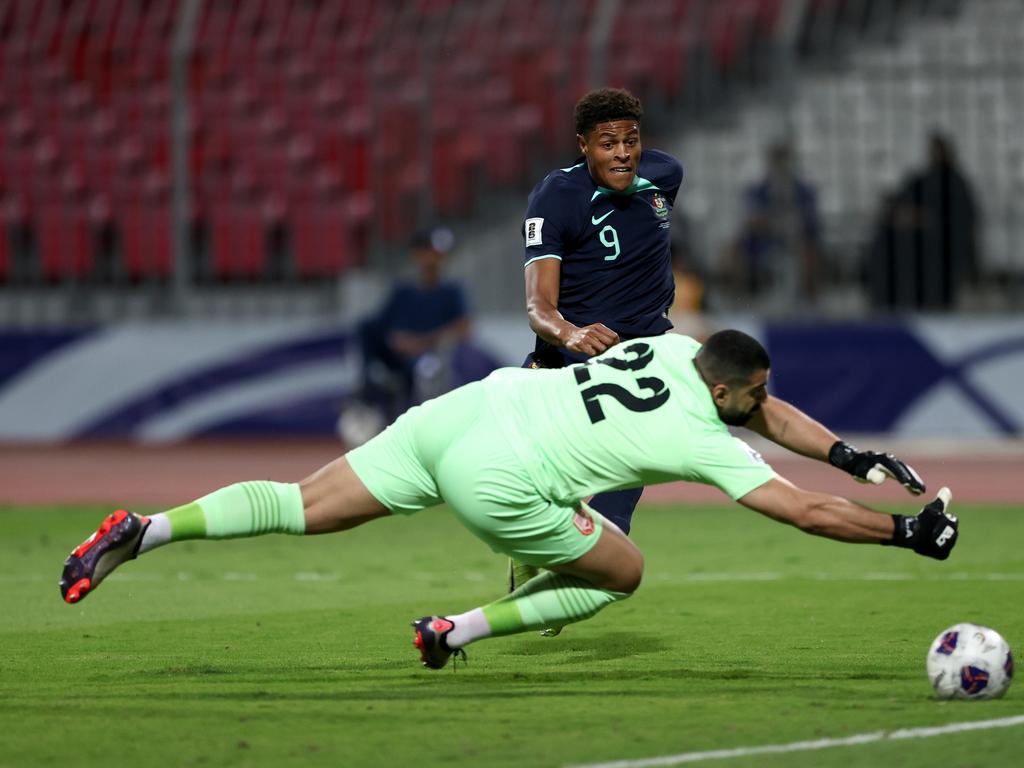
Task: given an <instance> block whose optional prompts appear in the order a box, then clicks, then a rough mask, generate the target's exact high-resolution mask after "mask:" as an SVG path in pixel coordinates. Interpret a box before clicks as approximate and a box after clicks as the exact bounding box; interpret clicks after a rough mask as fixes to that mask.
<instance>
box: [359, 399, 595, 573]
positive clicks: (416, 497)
mask: <svg viewBox="0 0 1024 768" xmlns="http://www.w3.org/2000/svg"><path fill="white" fill-rule="evenodd" d="M497 423H498V422H497V419H496V417H495V415H494V414H493V412H492V411H491V406H490V404H489V402H488V398H487V395H486V392H485V385H484V384H483V382H475V383H472V384H469V385H467V386H465V387H460V388H459V389H457V390H455V391H453V392H449V393H448V394H446V395H442V396H441V397H439V398H436V399H434V400H430V401H428V402H426V403H424V404H423V405H421V406H417V407H415V408H411V409H410V410H409V411H408V412H406V413H404V414H403V415H401V416H399V417H398V419H397V420H396V421H395V423H394V424H392V425H391V426H389V427H388V428H387V429H385V430H384V431H383V432H382V433H381V434H379V435H377V436H376V437H375V438H373V439H372V440H370V441H369V442H368V443H366V444H365V445H362V446H360V447H359V448H355V449H353V450H351V451H349V452H348V453H347V454H346V458H347V459H348V461H349V464H350V465H351V466H352V469H353V470H355V473H356V474H357V475H358V476H359V479H360V480H362V481H363V484H364V485H365V486H366V487H367V489H368V490H369V491H370V493H372V494H373V496H374V497H375V498H376V499H377V500H378V501H380V503H381V504H383V505H384V506H385V507H387V508H388V509H390V510H391V511H392V512H395V513H398V514H412V513H414V512H418V511H419V510H421V509H426V508H428V507H433V506H435V505H437V504H441V503H442V502H447V503H448V505H449V506H450V507H451V509H452V511H453V512H454V513H455V515H456V517H458V518H459V520H460V521H462V524H463V525H465V526H466V527H467V528H468V529H469V530H470V531H472V532H473V533H474V534H475V535H476V536H477V537H479V538H480V539H481V540H483V541H484V543H486V544H487V545H488V546H489V547H490V548H491V549H493V550H494V551H495V552H503V553H504V554H506V555H509V556H510V557H513V558H515V559H516V560H518V561H519V562H521V563H526V564H529V565H541V566H543V565H559V564H562V563H568V562H571V561H573V560H576V559H577V558H579V557H582V556H583V555H584V554H586V553H587V552H589V551H590V549H591V548H592V547H593V546H594V545H595V544H596V543H597V540H598V539H599V538H600V537H601V531H602V527H603V526H602V523H603V520H602V518H601V516H600V515H599V514H597V513H596V512H594V511H593V510H591V509H590V508H589V507H587V505H586V504H584V503H583V502H576V503H571V504H569V503H565V502H555V501H552V500H551V499H546V498H543V497H542V496H541V495H540V493H539V492H538V490H537V488H536V485H535V484H534V482H533V481H532V480H531V478H530V476H529V474H528V472H527V471H526V469H525V467H524V466H523V464H522V462H521V460H520V459H519V458H518V457H517V456H516V454H515V451H514V450H513V449H512V448H511V447H510V446H509V441H508V439H507V437H506V436H504V435H502V434H501V433H500V432H499V431H498V429H497V426H496V425H497Z"/></svg>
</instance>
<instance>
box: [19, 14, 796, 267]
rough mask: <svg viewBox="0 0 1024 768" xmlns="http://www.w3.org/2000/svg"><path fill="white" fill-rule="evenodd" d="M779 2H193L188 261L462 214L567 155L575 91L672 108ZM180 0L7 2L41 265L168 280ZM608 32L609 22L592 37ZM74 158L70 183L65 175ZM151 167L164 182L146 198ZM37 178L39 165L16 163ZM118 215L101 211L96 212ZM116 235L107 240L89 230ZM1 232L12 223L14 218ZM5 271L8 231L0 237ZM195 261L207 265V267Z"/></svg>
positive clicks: (238, 258) (250, 261)
mask: <svg viewBox="0 0 1024 768" xmlns="http://www.w3.org/2000/svg"><path fill="white" fill-rule="evenodd" d="M779 4H780V0H715V1H714V2H712V1H711V0H666V1H665V2H658V3H654V2H651V3H639V4H626V3H622V4H618V5H608V4H604V5H602V4H601V3H599V2H597V0H571V1H567V2H562V3H550V2H547V0H521V1H519V2H507V1H506V0H480V2H474V3H460V2H455V0H420V1H419V2H401V1H400V0H351V2H346V3H336V2H328V0H265V1H264V0H231V1H230V2H229V1H224V2H219V1H218V2H204V3H201V4H200V13H199V18H198V20H197V23H196V28H195V34H194V42H193V49H192V53H191V56H190V58H189V60H188V62H187V65H188V67H187V81H188V94H187V97H188V104H189V112H190V115H189V121H188V124H187V125H186V126H185V129H186V131H187V135H188V137H189V139H190V142H189V144H190V146H189V157H188V163H187V167H188V170H189V178H190V184H189V187H188V191H189V192H190V197H191V203H192V209H193V217H194V220H195V221H194V223H195V224H196V226H197V231H199V232H205V233H206V236H205V237H206V240H205V244H201V245H200V247H199V248H198V250H197V251H196V252H195V253H193V254H192V259H193V261H194V262H195V263H194V264H193V265H192V266H193V267H194V269H193V272H194V273H195V274H196V275H205V276H206V277H208V278H210V279H214V280H217V281H221V282H225V283H232V282H236V281H241V282H250V281H254V280H260V279H261V277H263V276H264V274H265V270H266V269H267V264H268V250H267V248H268V246H267V243H268V238H269V233H270V231H271V229H272V228H273V227H275V226H278V225H281V226H284V227H285V229H286V231H287V233H288V236H287V238H286V242H287V243H290V247H289V254H290V259H291V262H290V263H291V269H290V270H288V272H287V273H288V274H291V275H295V276H298V277H304V278H321V279H323V278H327V279H330V278H333V277H335V276H337V275H338V274H340V273H341V272H343V271H344V270H345V269H348V268H350V267H351V266H353V265H356V264H359V263H361V262H363V261H364V260H365V259H366V252H367V249H368V248H369V247H371V246H372V245H373V244H374V243H383V244H387V243H401V242H403V241H404V239H405V238H407V236H408V235H409V233H410V232H411V231H412V230H413V229H414V228H415V227H417V226H418V225H420V224H422V223H423V222H424V221H425V220H430V219H434V218H436V217H439V216H440V217H458V216H467V215H470V214H472V213H473V212H474V211H475V210H477V207H478V204H479V201H480V198H481V197H482V196H485V195H486V194H487V193H488V192H489V191H490V190H491V189H494V188H506V187H521V186H522V185H523V184H525V183H528V182H531V181H533V180H534V179H533V178H532V175H533V174H535V173H536V170H537V167H538V163H537V161H538V156H541V158H542V159H543V158H549V157H555V156H557V157H564V156H565V155H566V154H568V153H571V151H572V143H571V136H572V133H571V126H570V115H569V113H570V111H571V105H572V102H573V101H574V100H575V99H576V98H577V97H578V96H579V95H580V94H581V93H582V92H584V91H585V90H586V89H587V88H588V87H591V86H592V85H595V84H597V83H595V82H594V80H593V78H594V72H593V70H592V65H593V63H594V62H595V61H602V60H603V61H607V62H608V65H607V66H608V69H607V72H606V73H605V76H604V77H603V79H602V82H601V83H600V84H604V83H607V84H611V85H624V86H628V87H630V88H632V89H634V90H636V91H637V92H638V93H639V94H640V95H641V96H644V97H645V98H648V97H649V98H651V99H654V100H656V101H657V103H659V104H663V105H667V106H672V105H674V104H678V103H679V101H680V99H681V97H682V96H683V95H684V94H685V92H686V89H687V88H688V84H689V78H690V69H691V65H692V62H693V60H694V56H695V55H696V54H697V52H698V51H699V50H701V49H703V48H705V47H706V48H707V49H708V51H709V53H710V56H711V58H712V59H713V61H714V62H715V66H716V67H717V68H718V69H719V70H720V73H721V74H723V75H725V76H727V75H728V74H729V73H730V71H731V70H732V69H734V68H735V67H736V63H737V62H738V61H739V60H740V59H741V57H742V55H743V53H744V50H745V48H746V47H747V46H749V45H751V44H752V41H753V40H754V39H755V38H760V39H768V38H770V37H771V35H772V33H773V25H774V23H775V18H776V15H777V11H778V7H779ZM185 7H186V3H184V2H183V0H161V1H160V2H147V1H146V0H90V1H89V2H84V1H83V2H56V0H53V1H50V2H38V1H37V0H0V85H2V87H0V117H2V118H3V119H2V120H0V123H2V124H3V127H2V128H0V130H2V131H3V134H2V135H0V153H2V164H0V169H2V173H3V177H2V178H0V192H2V193H3V194H4V196H5V198H6V197H10V198H12V199H13V200H15V201H16V204H17V205H18V206H20V207H21V208H23V209H24V211H25V215H26V216H27V219H28V221H29V222H30V224H31V227H32V229H34V231H35V238H34V242H35V243H36V249H37V252H36V256H37V257H38V259H39V262H40V264H41V265H42V269H41V274H43V275H44V276H45V278H46V280H48V281H53V282H61V281H63V280H65V279H66V280H75V281H77V280H83V279H89V277H90V274H91V272H92V270H93V267H94V265H95V264H96V263H97V258H98V256H101V255H102V256H103V257H104V258H107V257H109V256H110V255H109V254H98V253H97V248H100V249H104V248H114V249H115V250H116V251H117V253H116V255H115V256H116V257H115V258H112V259H110V260H111V261H112V262H113V263H114V264H116V265H117V268H116V270H115V273H114V278H115V279H117V280H122V281H128V282H135V281H140V280H155V281H161V280H167V279H169V276H170V274H171V271H172V270H173V269H174V268H175V265H174V260H173V259H172V258H171V253H172V248H171V239H172V237H171V235H172V231H173V227H172V224H171V218H172V217H171V199H172V196H171V195H170V194H169V182H168V181H166V180H169V179H171V178H172V177H173V169H174V158H173V154H172V146H173V142H172V134H171V126H172V114H173V111H174V110H173V108H172V107H173V101H174V98H173V87H172V46H173V43H174V36H175V30H176V29H177V26H178V25H179V24H180V23H181V20H182V17H183V13H184V9H185ZM605 38H607V39H605ZM69 174H71V175H73V176H74V177H76V178H78V179H80V181H81V183H80V184H79V185H78V186H77V188H75V189H74V190H70V191H68V190H63V191H61V181H60V180H61V179H66V178H67V177H68V175H69ZM154 175H156V176H157V177H159V178H161V179H164V180H165V182H164V185H165V186H164V191H163V193H162V194H161V195H158V196H156V197H154V196H153V194H152V193H151V192H152V190H149V191H147V184H151V183H152V179H153V178H154ZM30 179H31V180H32V181H31V182H30V181H29V180H30ZM104 210H109V214H110V215H109V216H97V215H96V212H97V211H104ZM108 225H109V226H112V227H113V229H114V230H115V231H116V237H114V238H113V239H112V240H111V241H110V242H109V243H107V242H106V241H104V240H103V239H102V238H98V237H97V228H98V227H102V226H108ZM8 234H9V232H8ZM0 240H2V246H0V248H3V249H5V250H0V279H3V276H4V275H7V274H8V273H9V270H7V269H5V268H4V266H3V265H6V264H9V263H10V261H11V258H12V257H11V254H10V250H11V247H12V245H11V243H12V240H11V238H10V237H4V238H0ZM204 258H205V260H203V259H204Z"/></svg>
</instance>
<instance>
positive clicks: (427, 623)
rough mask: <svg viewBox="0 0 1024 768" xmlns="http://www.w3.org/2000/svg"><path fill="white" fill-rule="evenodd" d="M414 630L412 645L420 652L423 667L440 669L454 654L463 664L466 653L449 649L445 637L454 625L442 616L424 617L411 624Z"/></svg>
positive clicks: (459, 649)
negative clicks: (414, 635)
mask: <svg viewBox="0 0 1024 768" xmlns="http://www.w3.org/2000/svg"><path fill="white" fill-rule="evenodd" d="M412 628H413V629H415V630H416V637H415V638H414V639H413V641H412V644H413V645H415V646H416V647H417V648H418V649H419V651H420V661H422V662H423V666H424V667H429V668H430V669H441V668H442V667H444V665H445V664H447V663H448V659H449V658H451V656H452V654H455V655H456V656H457V657H458V658H460V659H462V661H463V662H465V660H466V652H465V651H464V650H462V649H461V648H455V649H452V648H449V647H448V643H447V641H446V640H445V637H446V636H447V635H448V633H449V632H451V631H452V629H454V628H455V625H454V624H452V623H451V622H450V621H448V619H446V618H445V617H444V616H424V617H423V618H422V619H417V620H416V621H414V622H413V623H412Z"/></svg>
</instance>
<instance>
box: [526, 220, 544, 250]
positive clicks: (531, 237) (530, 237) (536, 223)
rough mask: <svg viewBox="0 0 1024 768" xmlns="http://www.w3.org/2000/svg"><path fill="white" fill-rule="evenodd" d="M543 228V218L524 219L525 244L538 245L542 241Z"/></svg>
mask: <svg viewBox="0 0 1024 768" xmlns="http://www.w3.org/2000/svg"><path fill="white" fill-rule="evenodd" d="M543 228H544V219H543V218H536V219H527V220H526V244H527V245H540V244H541V243H543V242H544V239H543V237H542V236H541V230H542V229H543Z"/></svg>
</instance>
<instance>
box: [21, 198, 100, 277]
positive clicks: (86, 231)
mask: <svg viewBox="0 0 1024 768" xmlns="http://www.w3.org/2000/svg"><path fill="white" fill-rule="evenodd" d="M35 225H36V242H37V243H38V246H39V259H40V264H41V266H42V271H43V276H44V277H45V278H46V279H47V280H49V281H53V282H64V281H68V280H72V281H77V280H84V279H86V278H88V277H89V275H90V273H91V272H92V269H93V260H94V256H95V253H94V252H95V241H94V233H93V231H92V227H91V226H90V224H89V219H88V216H87V213H86V210H85V208H84V207H83V206H81V205H77V204H74V203H61V202H47V203H42V204H40V205H38V206H37V207H36V211H35Z"/></svg>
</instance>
